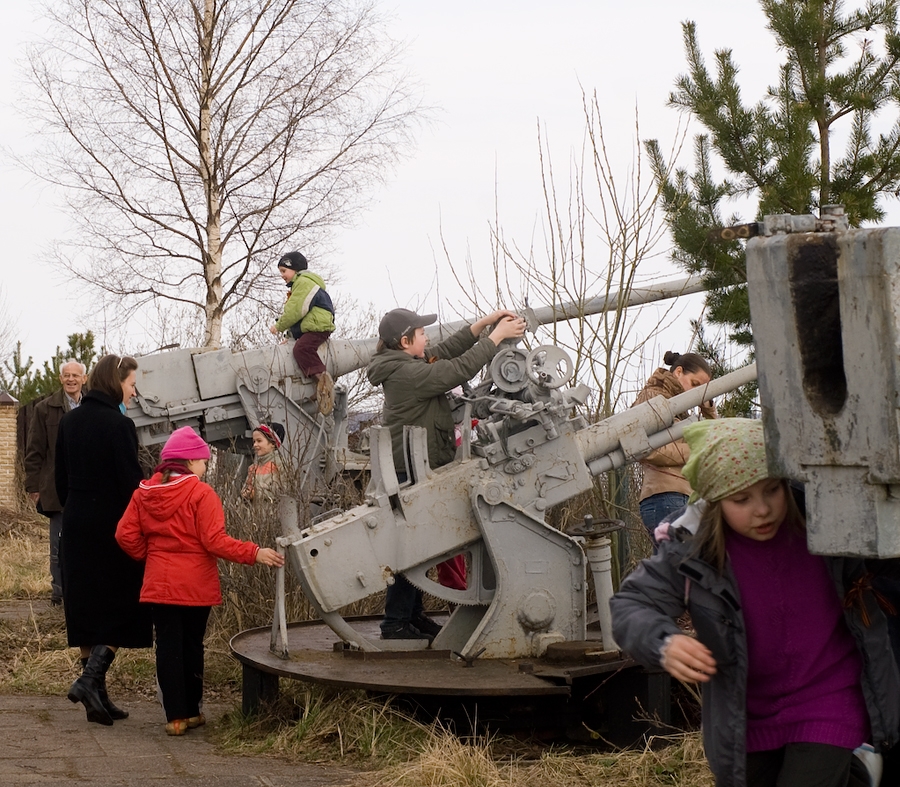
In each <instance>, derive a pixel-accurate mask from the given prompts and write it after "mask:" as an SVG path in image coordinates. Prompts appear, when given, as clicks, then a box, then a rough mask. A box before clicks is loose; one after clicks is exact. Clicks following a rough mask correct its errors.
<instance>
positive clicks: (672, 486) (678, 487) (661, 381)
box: [634, 351, 716, 550]
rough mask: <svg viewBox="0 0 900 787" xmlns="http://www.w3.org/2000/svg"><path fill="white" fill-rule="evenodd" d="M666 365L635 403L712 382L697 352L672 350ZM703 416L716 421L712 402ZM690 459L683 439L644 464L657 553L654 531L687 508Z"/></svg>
mask: <svg viewBox="0 0 900 787" xmlns="http://www.w3.org/2000/svg"><path fill="white" fill-rule="evenodd" d="M663 363H665V364H668V366H669V368H668V369H664V368H662V367H660V368H659V369H657V370H656V371H655V372H653V374H651V375H650V379H649V380H648V381H647V384H646V385H645V386H644V388H643V390H642V391H641V392H640V393H639V394H638V397H637V399H635V402H634V403H635V404H641V403H642V402H646V401H648V400H650V399H653V398H654V397H655V396H665V397H666V399H671V398H672V397H673V396H677V395H678V394H680V393H684V392H685V391H690V390H691V389H692V388H696V387H697V386H698V385H706V384H707V383H708V382H709V381H710V379H711V374H710V370H709V364H708V363H707V362H706V361H705V360H704V359H703V358H702V357H701V356H699V355H697V354H696V353H684V354H683V355H682V354H679V353H676V352H672V351H669V352H667V353H666V354H665V355H664V356H663ZM700 414H701V415H702V416H703V417H704V418H715V417H716V411H715V407H714V406H713V405H712V404H711V403H710V402H704V403H703V404H702V405H701V406H700ZM689 456H690V451H689V449H688V446H687V443H685V442H684V440H680V439H679V440H676V441H675V442H673V443H669V444H668V445H665V446H663V447H662V448H659V449H657V450H656V451H654V452H653V453H651V454H650V455H649V456H647V457H646V458H645V459H644V460H643V461H642V462H641V465H642V467H643V470H644V480H643V483H642V484H641V520H642V521H643V522H644V527H646V528H647V531H648V532H649V533H650V539H651V540H652V541H653V544H654V550H655V549H656V547H655V544H656V540H655V538H654V535H653V531H654V530H655V529H656V526H657V525H658V524H659V523H660V522H661V521H662V520H663V519H664V518H665V517H666V516H668V515H669V514H671V513H672V512H674V511H677V510H678V509H679V508H683V507H684V506H686V505H687V500H688V496H689V495H690V494H691V486H690V484H689V483H688V482H687V481H686V480H685V478H684V476H683V475H682V473H681V468H682V467H684V463H685V462H687V460H688V457H689Z"/></svg>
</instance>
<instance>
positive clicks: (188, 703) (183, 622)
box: [152, 604, 210, 721]
mask: <svg viewBox="0 0 900 787" xmlns="http://www.w3.org/2000/svg"><path fill="white" fill-rule="evenodd" d="M209 610H210V608H209V607H177V606H174V605H171V604H153V605H152V613H153V625H154V627H155V628H156V679H157V680H158V681H159V688H160V691H161V692H162V699H163V707H164V708H165V710H166V721H173V720H174V719H189V718H191V717H192V716H197V715H199V713H200V700H201V698H202V696H203V637H204V636H205V635H206V622H207V620H208V619H209Z"/></svg>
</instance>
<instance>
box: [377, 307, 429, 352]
mask: <svg viewBox="0 0 900 787" xmlns="http://www.w3.org/2000/svg"><path fill="white" fill-rule="evenodd" d="M434 322H437V315H436V314H416V313H415V312H411V311H410V310H409V309H392V310H391V311H389V312H388V313H387V314H385V315H384V317H382V318H381V322H380V323H379V325H378V335H379V336H380V337H381V341H383V342H384V343H385V344H397V343H398V342H399V341H400V337H401V336H405V335H406V334H407V333H409V332H410V331H411V330H412V329H413V328H424V327H425V326H426V325H431V324H432V323H434Z"/></svg>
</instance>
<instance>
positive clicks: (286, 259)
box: [278, 251, 309, 271]
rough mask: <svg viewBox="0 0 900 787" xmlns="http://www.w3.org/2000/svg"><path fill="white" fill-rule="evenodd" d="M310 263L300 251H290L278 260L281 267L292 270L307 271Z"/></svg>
mask: <svg viewBox="0 0 900 787" xmlns="http://www.w3.org/2000/svg"><path fill="white" fill-rule="evenodd" d="M308 265H309V263H307V261H306V257H304V256H303V255H302V254H301V253H300V252H299V251H289V252H288V253H287V254H285V255H284V256H283V257H282V258H281V259H280V260H278V267H279V268H290V269H291V270H292V271H305V270H306V268H307V267H308Z"/></svg>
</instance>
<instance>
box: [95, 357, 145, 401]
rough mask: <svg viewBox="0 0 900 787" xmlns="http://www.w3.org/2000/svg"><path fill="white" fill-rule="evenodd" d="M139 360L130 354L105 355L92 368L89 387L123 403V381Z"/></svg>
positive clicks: (136, 366) (135, 367)
mask: <svg viewBox="0 0 900 787" xmlns="http://www.w3.org/2000/svg"><path fill="white" fill-rule="evenodd" d="M137 368H138V362H137V361H136V360H134V358H132V357H131V356H130V355H104V356H103V357H102V358H101V359H100V360H99V361H97V365H96V366H95V367H94V368H93V369H92V370H91V375H90V377H89V378H88V388H89V389H90V390H91V391H100V392H101V393H104V394H106V395H107V396H108V397H109V398H110V399H112V400H113V402H115V403H116V404H121V403H122V399H123V398H124V397H123V396H122V383H123V382H124V380H125V379H126V378H127V377H128V375H129V374H131V373H132V372H133V371H134V370H135V369H137Z"/></svg>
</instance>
